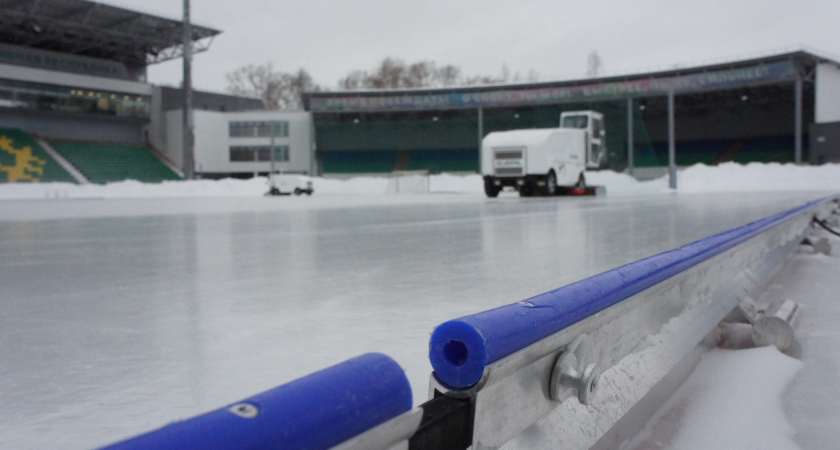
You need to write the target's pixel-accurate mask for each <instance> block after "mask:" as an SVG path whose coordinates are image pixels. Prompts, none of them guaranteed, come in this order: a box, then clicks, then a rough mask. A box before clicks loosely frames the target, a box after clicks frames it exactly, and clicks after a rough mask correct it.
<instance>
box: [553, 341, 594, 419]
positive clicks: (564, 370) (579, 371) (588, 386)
mask: <svg viewBox="0 0 840 450" xmlns="http://www.w3.org/2000/svg"><path fill="white" fill-rule="evenodd" d="M592 347H593V344H591V340H590V339H589V338H588V337H587V335H585V334H581V335H578V336H577V337H576V338H574V339H572V342H570V343H569V345H568V346H566V350H565V351H564V352H563V353H561V354H560V357H559V358H557V362H556V363H555V364H554V370H552V371H551V383H550V384H549V389H550V395H551V399H552V400H554V401H555V402H562V401H563V400H566V399H567V398H569V397H571V396H572V395H575V394H577V398H578V401H579V402H580V403H581V404H582V405H589V404H591V402H592V399H593V397H594V396H595V393H596V392H598V386H599V380H600V378H601V369H600V368H599V367H598V364H595V363H591V362H590V361H591V360H592V359H593V358H592Z"/></svg>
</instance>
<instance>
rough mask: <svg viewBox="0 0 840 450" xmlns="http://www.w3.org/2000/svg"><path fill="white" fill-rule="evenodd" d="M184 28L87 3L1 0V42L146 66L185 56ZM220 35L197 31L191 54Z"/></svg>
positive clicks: (81, 0) (204, 29) (178, 23)
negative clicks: (183, 43) (183, 44)
mask: <svg viewBox="0 0 840 450" xmlns="http://www.w3.org/2000/svg"><path fill="white" fill-rule="evenodd" d="M182 30H183V25H182V22H181V21H179V20H173V19H167V18H164V17H159V16H153V15H149V14H145V13H141V12H137V11H132V10H128V9H124V8H119V7H116V6H110V5H104V4H102V3H97V2H92V1H88V0H0V42H5V43H8V44H15V45H22V46H26V47H33V48H38V49H43V50H52V51H57V52H62V53H71V54H76V55H83V56H90V57H94V58H101V59H107V60H111V61H119V62H122V63H126V64H130V65H135V66H145V65H147V64H154V63H159V62H162V61H167V60H170V59H175V58H180V57H181V56H182V55H183V48H182V47H183V46H182V39H183V38H182V36H183V31H182ZM219 33H221V31H219V30H214V29H212V28H207V27H202V26H196V25H193V26H192V39H193V44H192V51H193V52H194V53H197V52H201V51H204V50H207V49H208V48H209V47H210V43H211V41H212V39H213V37H214V36H216V35H217V34H219Z"/></svg>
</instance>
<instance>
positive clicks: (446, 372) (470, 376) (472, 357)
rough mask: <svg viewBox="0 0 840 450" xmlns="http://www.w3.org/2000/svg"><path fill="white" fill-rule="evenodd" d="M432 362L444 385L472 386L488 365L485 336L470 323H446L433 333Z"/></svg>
mask: <svg viewBox="0 0 840 450" xmlns="http://www.w3.org/2000/svg"><path fill="white" fill-rule="evenodd" d="M429 360H430V361H431V363H432V367H433V368H434V369H435V373H436V374H437V376H438V378H440V379H441V380H442V381H443V382H444V383H446V384H448V385H450V386H452V387H456V388H466V387H469V386H472V385H473V384H475V383H477V382H478V381H479V380H480V379H481V376H482V375H483V374H484V367H485V366H486V365H487V350H486V348H485V342H484V337H483V336H482V335H481V333H479V331H478V330H476V329H475V327H473V326H472V325H470V324H468V323H466V322H462V321H460V320H451V321H449V322H446V323H443V324H441V325H440V326H438V327H437V328H435V331H434V332H433V333H432V339H431V341H430V342H429Z"/></svg>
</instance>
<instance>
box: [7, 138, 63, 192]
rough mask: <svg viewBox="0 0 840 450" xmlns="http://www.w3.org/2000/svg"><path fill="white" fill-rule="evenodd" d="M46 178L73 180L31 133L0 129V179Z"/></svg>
mask: <svg viewBox="0 0 840 450" xmlns="http://www.w3.org/2000/svg"><path fill="white" fill-rule="evenodd" d="M50 181H54V182H65V183H75V182H76V180H75V179H74V178H73V176H72V175H70V174H69V173H67V171H66V170H64V168H63V167H61V165H60V164H58V163H57V162H56V161H55V160H54V159H53V158H52V157H51V156H50V155H49V154H48V153H47V152H46V151H44V149H43V148H41V146H40V145H38V143H37V142H35V140H34V139H32V136H30V135H29V134H27V133H26V132H24V131H21V130H17V129H13V128H0V182H3V183H39V182H50Z"/></svg>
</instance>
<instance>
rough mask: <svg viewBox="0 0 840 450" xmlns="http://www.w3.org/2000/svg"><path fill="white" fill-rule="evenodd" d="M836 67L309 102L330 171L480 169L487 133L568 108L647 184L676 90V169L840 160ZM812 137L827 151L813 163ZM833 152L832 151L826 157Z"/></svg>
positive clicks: (662, 147) (699, 71) (755, 61)
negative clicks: (587, 115)
mask: <svg viewBox="0 0 840 450" xmlns="http://www.w3.org/2000/svg"><path fill="white" fill-rule="evenodd" d="M838 67H840V64H839V63H838V61H836V60H833V59H830V58H826V57H823V56H819V55H817V54H816V53H814V52H810V51H803V50H799V51H793V52H786V53H778V54H772V55H768V56H764V57H761V58H752V59H743V60H737V61H732V62H728V63H725V64H714V65H705V66H697V67H690V68H680V69H673V70H667V71H658V72H650V73H640V74H634V75H625V76H614V77H604V78H589V79H581V80H572V81H561V82H541V83H527V84H505V85H490V86H472V87H454V88H443V89H411V90H388V91H339V92H312V93H308V94H306V96H305V99H304V103H305V105H306V108H307V109H308V110H309V111H310V112H311V114H312V120H313V123H314V128H315V139H316V148H317V154H316V158H317V163H318V166H319V168H320V170H321V171H322V172H323V173H325V174H340V173H382V172H390V171H396V170H429V171H433V172H434V171H469V172H474V171H476V170H477V169H478V148H479V145H480V141H481V139H482V138H483V137H484V136H486V135H487V134H488V133H490V132H492V131H501V130H513V129H523V128H550V127H557V126H559V117H560V113H561V112H563V111H575V110H595V111H599V112H601V113H603V114H604V116H605V122H606V129H607V152H608V158H607V160H606V161H605V164H604V168H610V169H613V170H618V171H624V170H628V171H632V172H633V174H634V175H636V176H637V177H640V178H650V177H655V176H659V175H662V174H664V172H665V170H666V169H665V167H666V166H667V165H668V163H669V158H668V139H669V132H668V114H669V108H668V103H669V102H668V98H669V93H672V95H673V99H674V109H673V113H674V117H675V121H676V127H675V140H676V161H675V163H676V165H678V166H687V165H691V164H695V163H705V164H719V163H723V162H727V161H735V162H740V163H747V162H752V161H762V162H770V161H777V162H801V161H808V160H809V156H810V157H811V161H812V162H813V163H821V162H826V161H840V150H838V143H837V141H838V140H837V139H835V140H834V143H831V142H827V141H826V136H829V135H830V133H827V132H825V130H824V128H825V127H828V128H830V129H838V128H837V126H838V125H837V124H836V123H838V122H840V69H839V68H838ZM820 127H823V128H820ZM809 129H811V133H809V132H808V130H809ZM814 130H817V131H816V133H818V134H820V136H818V137H819V138H820V139H816V140H815V142H818V143H819V144H820V145H821V146H822V147H821V150H819V152H817V151H815V152H811V154H810V155H809V134H813V133H814V132H815V131H814ZM829 131H830V130H829ZM838 137H840V136H838ZM628 143H632V145H628ZM827 144H830V145H827ZM831 146H833V148H834V149H835V150H831V151H827V150H826V148H828V147H831ZM814 147H815V146H811V148H814Z"/></svg>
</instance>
